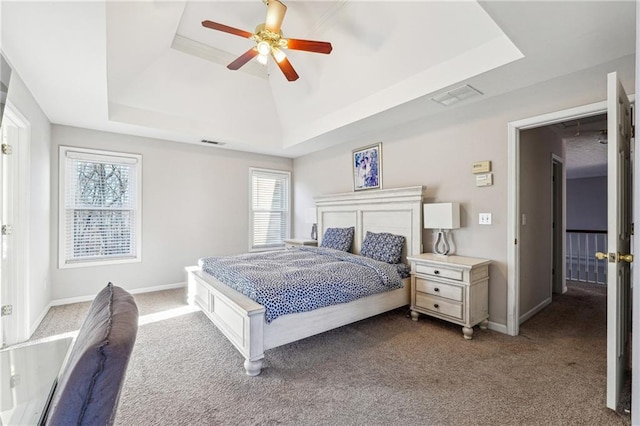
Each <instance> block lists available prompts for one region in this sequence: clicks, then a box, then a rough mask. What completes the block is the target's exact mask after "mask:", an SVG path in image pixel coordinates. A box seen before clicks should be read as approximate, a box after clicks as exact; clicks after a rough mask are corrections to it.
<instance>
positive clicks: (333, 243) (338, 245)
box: [320, 226, 355, 252]
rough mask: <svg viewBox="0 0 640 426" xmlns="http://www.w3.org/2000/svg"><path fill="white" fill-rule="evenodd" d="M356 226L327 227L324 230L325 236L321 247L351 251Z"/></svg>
mask: <svg viewBox="0 0 640 426" xmlns="http://www.w3.org/2000/svg"><path fill="white" fill-rule="evenodd" d="M354 229H355V228H354V227H353V226H351V227H349V228H327V230H326V231H324V237H323V238H322V243H320V247H327V248H332V249H335V250H341V251H347V252H348V251H351V243H353V232H354Z"/></svg>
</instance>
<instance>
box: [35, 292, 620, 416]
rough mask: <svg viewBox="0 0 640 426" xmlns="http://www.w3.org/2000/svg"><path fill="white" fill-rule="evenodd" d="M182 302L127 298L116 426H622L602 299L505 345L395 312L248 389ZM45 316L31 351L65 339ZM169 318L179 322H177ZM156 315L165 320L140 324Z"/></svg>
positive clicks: (593, 296)
mask: <svg viewBox="0 0 640 426" xmlns="http://www.w3.org/2000/svg"><path fill="white" fill-rule="evenodd" d="M183 299H184V291H183V290H169V291H163V292H156V293H148V294H142V295H137V296H136V300H137V301H138V304H139V307H140V313H141V315H142V317H143V318H145V317H146V318H147V319H149V318H151V320H152V321H153V322H149V323H146V324H144V325H141V327H140V330H139V333H138V340H137V342H136V346H135V348H134V351H133V356H132V359H131V363H130V365H129V370H128V373H127V379H126V382H125V386H124V389H123V392H122V396H121V401H120V407H119V411H118V416H117V418H116V422H117V424H122V425H155V424H166V425H174V424H175V425H186V424H193V425H206V424H260V425H262V424H295V425H307V424H322V425H351V424H353V425H386V424H399V423H406V424H429V425H467V424H469V425H538V424H545V425H547V424H549V425H553V424H557V425H567V424H584V425H628V424H630V417H629V415H628V414H627V415H625V414H623V415H618V414H616V413H615V412H613V411H611V410H608V409H607V408H606V407H605V369H606V362H605V353H606V347H605V344H606V329H605V312H606V306H605V296H604V293H603V291H602V289H601V288H593V287H589V286H584V285H575V286H572V287H571V289H570V291H569V292H568V293H567V294H565V295H562V296H555V297H554V302H553V304H552V305H550V306H549V307H548V308H547V309H545V310H544V311H543V312H541V313H540V314H538V315H536V316H535V317H534V318H532V319H531V320H529V321H528V322H526V323H525V324H523V325H522V327H521V335H520V336H518V337H509V336H505V335H503V334H500V333H497V332H494V331H490V330H489V331H482V330H478V329H477V327H476V332H475V335H474V340H472V341H465V340H464V339H463V338H462V334H461V332H460V327H458V326H456V325H452V324H449V323H446V322H443V321H439V320H436V319H432V318H426V317H422V316H421V319H420V322H418V323H415V322H413V321H411V320H410V319H409V318H408V317H407V310H406V309H401V310H396V311H392V312H390V313H387V314H383V315H380V316H377V317H374V318H371V319H368V320H364V321H360V322H358V323H355V324H352V325H349V326H345V327H342V328H339V329H337V330H333V331H330V332H327V333H324V334H321V335H319V336H315V337H311V338H308V339H305V340H303V341H300V342H296V343H293V344H290V345H286V346H284V347H280V348H275V349H272V350H270V351H267V353H266V360H265V368H264V370H263V372H262V374H261V375H260V376H258V377H248V376H246V375H245V374H244V370H243V367H242V361H243V359H242V357H241V356H240V355H239V353H238V352H237V351H236V350H235V349H234V348H233V346H232V345H231V344H230V343H229V342H228V341H227V340H226V339H225V338H224V337H223V336H222V334H221V333H220V332H218V330H217V329H216V328H215V327H214V326H213V325H212V324H211V323H210V322H209V320H208V319H207V318H206V317H205V316H204V314H202V313H201V312H192V313H187V314H182V315H180V313H181V312H180V311H179V308H181V307H183V306H184V303H183ZM87 308H88V304H86V303H85V304H75V305H68V306H65V307H56V308H54V309H52V310H51V312H50V313H49V314H48V315H47V317H46V318H45V320H44V321H43V323H42V325H41V327H40V328H39V329H38V331H37V332H36V335H35V336H34V338H37V337H44V336H49V335H53V334H57V333H61V332H65V331H71V330H73V329H77V327H79V324H80V323H81V322H82V319H83V316H84V313H85V312H86V309H87ZM176 309H178V311H176ZM164 311H168V312H169V313H173V314H174V315H176V316H173V317H172V318H167V319H164V320H158V318H154V317H149V316H148V315H149V314H157V313H159V312H164Z"/></svg>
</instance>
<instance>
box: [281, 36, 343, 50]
mask: <svg viewBox="0 0 640 426" xmlns="http://www.w3.org/2000/svg"><path fill="white" fill-rule="evenodd" d="M287 49H291V50H304V51H305V52H314V53H324V54H329V53H331V51H332V50H333V47H332V46H331V43H329V42H327V41H314V40H299V39H295V38H290V39H287Z"/></svg>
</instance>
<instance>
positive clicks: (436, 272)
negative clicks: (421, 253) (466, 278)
mask: <svg viewBox="0 0 640 426" xmlns="http://www.w3.org/2000/svg"><path fill="white" fill-rule="evenodd" d="M416 273H418V274H426V275H433V276H434V277H443V278H449V279H451V280H458V281H462V271H460V270H456V269H447V268H440V267H434V266H428V265H420V264H418V265H416Z"/></svg>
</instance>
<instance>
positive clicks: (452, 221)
mask: <svg viewBox="0 0 640 426" xmlns="http://www.w3.org/2000/svg"><path fill="white" fill-rule="evenodd" d="M423 208H424V210H423V212H424V228H425V229H438V236H437V238H436V240H435V242H434V243H433V252H434V253H435V254H438V255H441V256H447V255H449V254H453V252H452V251H451V246H450V245H449V241H448V240H447V233H446V231H445V230H446V229H458V228H460V204H459V203H431V204H425V205H424V206H423Z"/></svg>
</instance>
